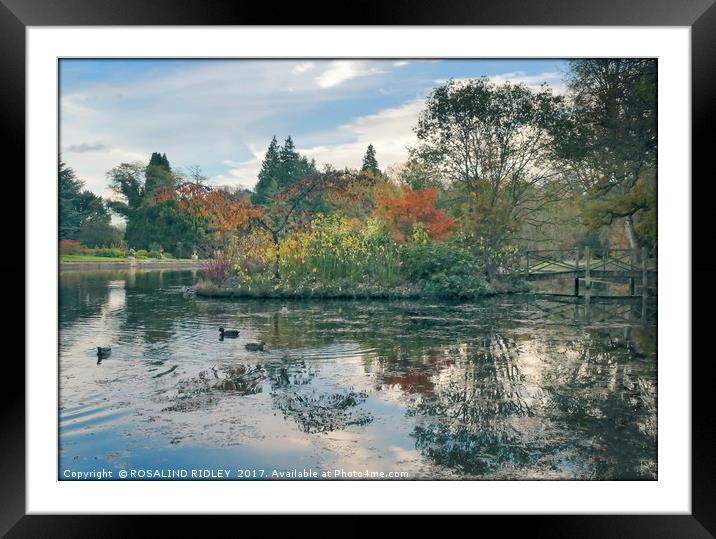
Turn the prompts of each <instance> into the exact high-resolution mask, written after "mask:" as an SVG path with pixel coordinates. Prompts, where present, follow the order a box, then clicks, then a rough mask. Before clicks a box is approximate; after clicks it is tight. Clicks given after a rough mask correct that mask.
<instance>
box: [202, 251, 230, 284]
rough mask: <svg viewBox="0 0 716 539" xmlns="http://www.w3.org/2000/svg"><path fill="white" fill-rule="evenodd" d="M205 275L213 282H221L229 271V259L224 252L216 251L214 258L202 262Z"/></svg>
mask: <svg viewBox="0 0 716 539" xmlns="http://www.w3.org/2000/svg"><path fill="white" fill-rule="evenodd" d="M203 266H204V271H205V272H206V276H207V277H208V278H209V279H210V280H211V281H212V282H214V283H218V284H220V283H223V282H224V281H225V280H226V278H227V277H228V276H229V271H231V259H230V258H229V257H228V256H227V255H225V254H224V253H218V254H217V255H216V256H215V257H214V258H211V259H209V260H207V261H206V262H204V264H203Z"/></svg>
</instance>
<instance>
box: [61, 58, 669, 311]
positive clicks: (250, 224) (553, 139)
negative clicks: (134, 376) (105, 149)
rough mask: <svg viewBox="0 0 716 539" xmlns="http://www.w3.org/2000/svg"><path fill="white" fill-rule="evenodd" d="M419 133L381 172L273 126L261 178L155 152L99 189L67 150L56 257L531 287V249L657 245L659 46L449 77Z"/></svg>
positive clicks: (231, 292)
mask: <svg viewBox="0 0 716 539" xmlns="http://www.w3.org/2000/svg"><path fill="white" fill-rule="evenodd" d="M414 131H415V134H416V138H417V143H416V144H415V146H414V147H412V148H410V158H409V160H408V161H406V162H404V163H401V164H397V165H394V166H391V167H388V168H387V169H385V170H382V169H381V168H380V167H379V163H378V156H377V155H376V150H375V148H374V147H373V146H372V145H368V146H367V149H366V152H365V156H364V158H363V163H362V167H361V168H360V169H337V168H335V167H333V166H332V165H330V164H321V165H320V166H319V165H317V163H316V162H315V161H313V160H310V159H308V158H307V157H306V156H304V155H301V153H300V152H299V151H298V150H297V149H296V147H295V145H294V142H293V140H292V138H291V137H290V136H289V137H288V138H286V139H285V141H284V142H283V144H280V143H279V142H278V140H277V138H276V137H274V138H273V140H271V143H270V145H269V147H268V150H267V152H266V154H265V158H264V159H263V163H262V167H261V170H260V172H259V174H258V178H257V183H256V186H255V188H254V189H253V190H247V189H241V188H232V187H227V186H215V185H212V183H211V182H210V181H208V179H207V178H206V177H205V175H204V174H203V173H202V171H201V169H200V168H199V167H198V166H194V167H190V168H189V169H188V170H185V171H176V170H173V169H172V167H171V166H170V163H169V160H168V159H167V157H166V155H165V154H160V153H154V154H153V155H152V157H151V159H150V161H149V163H148V164H143V163H122V164H120V165H118V166H116V167H115V168H113V169H112V170H110V171H109V172H108V173H107V177H108V179H109V182H110V187H111V189H112V190H113V191H114V192H115V193H116V196H114V197H112V198H111V199H109V200H104V199H102V198H100V197H98V196H97V195H94V194H92V193H91V192H89V191H82V189H83V185H82V182H81V181H80V180H79V179H78V178H77V177H76V175H75V174H74V172H73V170H72V169H71V168H70V167H68V166H67V165H66V164H65V163H60V169H59V180H60V223H61V228H60V240H61V241H60V256H61V260H66V261H68V260H72V259H73V258H72V257H75V258H74V259H75V260H83V259H84V260H87V259H88V257H89V258H91V259H92V260H96V259H97V258H100V259H104V258H106V259H112V258H114V259H124V258H126V257H127V256H128V255H129V254H130V249H131V253H132V255H133V257H134V258H137V259H142V258H144V259H146V258H155V259H162V260H166V259H187V260H189V259H192V258H194V259H196V258H198V259H201V264H202V265H203V268H204V270H205V271H204V275H205V277H204V280H203V281H202V282H200V283H199V284H198V285H197V286H196V291H197V294H199V295H202V296H212V297H271V298H274V297H276V298H338V297H345V298H360V297H363V298H403V297H439V298H473V297H477V296H481V295H486V294H495V293H505V292H520V291H525V290H528V289H529V287H528V285H527V283H526V282H525V281H524V279H523V275H522V273H521V269H520V268H521V266H522V263H523V260H524V253H525V252H527V251H528V250H530V249H535V248H537V249H546V248H551V249H574V248H586V247H591V248H592V249H595V250H598V249H602V250H604V249H610V248H611V249H614V248H629V249H632V250H634V251H635V252H636V251H637V249H639V248H642V247H647V248H650V249H652V248H655V247H656V151H655V149H656V63H655V62H654V61H653V60H641V59H621V60H619V59H609V60H602V59H595V60H577V61H573V62H571V63H570V73H569V85H568V88H567V90H566V91H565V92H558V93H555V92H554V91H553V90H552V89H551V88H549V87H548V86H546V85H543V86H541V87H539V88H534V87H528V86H526V85H524V84H512V83H504V84H495V83H492V82H490V81H489V80H488V79H472V80H459V81H456V80H451V81H448V82H447V83H445V84H443V85H442V86H440V87H438V88H436V89H434V90H433V92H432V93H431V95H430V96H429V97H428V98H427V100H426V102H425V106H424V109H423V111H422V113H421V114H420V117H419V120H418V122H417V125H416V126H415V127H414ZM112 213H114V214H116V215H118V216H120V217H121V218H122V220H123V222H124V223H125V225H124V226H122V227H119V226H115V225H113V224H112V223H111V215H112ZM82 257H85V258H82Z"/></svg>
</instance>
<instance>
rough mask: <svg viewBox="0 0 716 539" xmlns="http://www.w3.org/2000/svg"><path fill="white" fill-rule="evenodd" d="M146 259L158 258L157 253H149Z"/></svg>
mask: <svg viewBox="0 0 716 539" xmlns="http://www.w3.org/2000/svg"><path fill="white" fill-rule="evenodd" d="M147 258H160V255H159V251H149V252H148V253H147Z"/></svg>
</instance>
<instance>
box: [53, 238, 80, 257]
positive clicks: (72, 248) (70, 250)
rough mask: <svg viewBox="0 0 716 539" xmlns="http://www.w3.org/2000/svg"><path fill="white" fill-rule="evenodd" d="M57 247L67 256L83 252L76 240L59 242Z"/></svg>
mask: <svg viewBox="0 0 716 539" xmlns="http://www.w3.org/2000/svg"><path fill="white" fill-rule="evenodd" d="M59 247H60V252H61V253H63V254H67V255H80V254H82V253H83V252H84V250H85V249H84V247H82V246H81V245H80V242H79V241H78V240H60V246H59Z"/></svg>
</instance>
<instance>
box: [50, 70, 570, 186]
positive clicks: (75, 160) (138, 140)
mask: <svg viewBox="0 0 716 539" xmlns="http://www.w3.org/2000/svg"><path fill="white" fill-rule="evenodd" d="M566 70H567V62H566V61H563V60H409V59H395V60H383V59H381V60H314V59H306V60H242V59H235V60H234V59H229V60H214V59H211V60H209V59H205V60H194V59H192V60H153V59H146V60H145V59H127V60H120V59H116V60H115V59H111V60H110V59H103V60H96V59H62V60H61V61H60V155H61V159H62V160H63V161H64V162H65V163H67V165H68V166H70V167H71V168H73V169H74V170H75V172H76V173H77V175H78V176H79V178H81V179H82V180H84V182H85V186H86V188H88V189H90V190H91V191H93V192H95V193H97V194H100V195H103V196H109V195H110V194H111V192H110V191H109V190H108V188H107V185H108V181H107V178H106V175H105V174H106V172H107V171H108V170H110V169H111V168H112V167H114V166H116V165H119V164H120V163H124V162H133V161H142V162H145V163H146V162H147V161H148V160H149V157H150V156H151V154H152V152H160V153H165V154H166V155H167V158H168V159H169V161H170V163H171V166H172V168H173V169H175V170H186V169H187V168H188V167H190V166H193V165H199V166H200V167H201V169H202V170H203V171H204V173H205V174H206V175H207V176H208V177H209V178H210V180H209V181H210V184H212V185H233V186H242V187H247V188H252V187H253V186H254V185H255V183H256V180H257V174H258V171H259V169H260V167H261V161H262V159H263V157H264V154H265V152H266V149H267V147H268V144H269V142H270V141H271V138H272V137H273V136H274V135H275V136H276V138H277V139H278V141H279V143H282V142H283V140H284V139H285V138H286V137H287V136H289V135H290V136H291V137H292V138H293V141H294V143H295V144H296V147H297V149H298V150H299V152H300V153H301V154H303V155H306V156H307V157H309V158H315V160H316V162H317V164H318V165H322V164H324V163H330V164H332V165H333V166H335V167H336V168H343V167H346V166H347V167H351V168H352V167H360V165H361V162H362V159H363V155H364V154H365V150H366V148H367V146H368V144H373V146H374V147H375V150H376V156H377V159H378V164H379V166H380V167H381V169H385V168H387V167H389V166H390V165H394V164H398V163H401V162H403V161H405V160H406V159H407V156H408V150H407V148H408V147H410V146H411V145H413V144H415V142H416V138H415V134H414V132H413V128H414V127H415V125H416V124H417V119H418V116H419V113H420V111H421V110H422V109H423V107H424V105H425V100H426V98H427V97H428V95H429V94H430V92H431V91H432V90H433V89H434V88H436V87H438V86H440V85H441V84H444V83H445V82H446V81H447V80H448V79H451V78H453V79H467V78H477V77H489V78H490V79H492V80H493V81H495V82H497V83H500V82H505V81H510V82H524V83H525V84H527V85H528V86H532V87H537V86H539V84H541V83H542V82H546V83H547V84H549V85H550V87H552V88H553V89H555V91H557V92H562V91H564V88H565V81H564V77H565V75H566Z"/></svg>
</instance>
